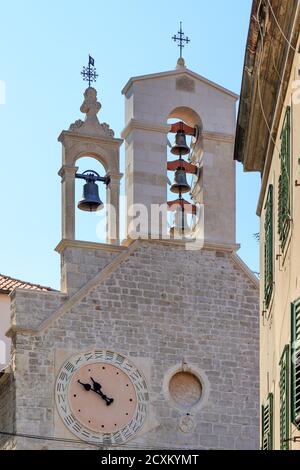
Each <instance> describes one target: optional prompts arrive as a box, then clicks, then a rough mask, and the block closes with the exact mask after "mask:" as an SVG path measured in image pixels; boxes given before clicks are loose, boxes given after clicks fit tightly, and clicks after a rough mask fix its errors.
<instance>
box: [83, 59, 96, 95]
mask: <svg viewBox="0 0 300 470" xmlns="http://www.w3.org/2000/svg"><path fill="white" fill-rule="evenodd" d="M94 65H95V61H94V59H93V57H91V56H90V55H89V65H88V66H87V67H83V69H82V72H81V75H82V76H83V80H84V81H86V82H89V87H90V86H91V83H93V82H96V81H97V77H98V74H97V73H96V69H95V67H94Z"/></svg>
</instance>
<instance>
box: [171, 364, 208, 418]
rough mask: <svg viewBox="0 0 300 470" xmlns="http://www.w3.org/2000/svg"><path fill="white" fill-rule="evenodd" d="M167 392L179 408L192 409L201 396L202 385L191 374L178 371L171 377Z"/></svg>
mask: <svg viewBox="0 0 300 470" xmlns="http://www.w3.org/2000/svg"><path fill="white" fill-rule="evenodd" d="M169 391H170V395H171V397H172V399H173V400H174V402H175V403H177V404H178V405H179V406H180V407H182V408H183V409H184V408H187V409H189V408H192V407H193V406H195V405H197V404H198V403H199V401H200V399H201V396H202V385H201V382H200V380H199V379H198V377H197V376H196V375H194V374H192V373H191V372H185V371H179V372H176V374H174V375H173V377H171V380H170V383H169Z"/></svg>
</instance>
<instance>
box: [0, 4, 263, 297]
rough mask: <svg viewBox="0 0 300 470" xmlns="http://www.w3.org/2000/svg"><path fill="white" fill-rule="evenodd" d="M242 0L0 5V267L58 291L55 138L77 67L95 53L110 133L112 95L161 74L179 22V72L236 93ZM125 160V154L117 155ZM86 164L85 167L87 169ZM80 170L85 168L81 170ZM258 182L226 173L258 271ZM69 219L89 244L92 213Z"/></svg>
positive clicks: (114, 122) (120, 105) (66, 120)
mask: <svg viewBox="0 0 300 470" xmlns="http://www.w3.org/2000/svg"><path fill="white" fill-rule="evenodd" d="M251 3H252V2H251V0H226V1H225V0H210V1H207V0H190V1H189V2H182V1H178V0H172V1H162V0H161V1H157V0H152V1H151V2H150V1H147V2H146V1H138V0H126V1H125V0H124V1H121V0H110V1H109V2H108V1H103V0H90V1H89V2H82V1H79V0H72V1H71V0H60V1H58V0H51V1H50V0H43V1H38V0H27V1H26V2H25V1H23V0H18V1H16V0H11V1H10V2H5V3H4V4H2V6H1V18H2V25H1V30H0V44H1V46H2V47H1V56H0V80H3V81H4V82H5V84H6V102H5V104H3V105H0V123H1V132H0V136H1V138H0V159H1V186H0V188H1V196H2V197H1V199H2V205H1V222H2V224H1V230H0V246H1V252H0V272H1V273H4V274H7V275H10V276H14V277H18V278H22V279H24V280H27V281H32V282H39V283H41V284H45V285H50V286H52V287H56V288H58V287H59V279H60V272H59V255H58V254H57V253H55V252H54V248H55V246H56V245H57V243H58V242H59V241H60V238H61V232H60V230H61V227H60V217H61V215H60V179H59V177H58V175H57V172H58V170H59V168H60V164H61V148H60V144H59V143H58V142H57V137H58V135H59V134H60V132H61V130H63V129H67V128H68V126H69V125H70V123H71V122H74V121H75V120H76V119H79V118H81V117H82V115H81V113H80V111H79V107H80V105H81V103H82V93H83V91H84V89H85V84H84V83H83V82H82V81H81V77H80V71H81V68H82V66H83V65H85V64H86V62H87V57H88V54H89V53H91V55H92V56H93V57H94V58H95V62H96V64H95V65H96V67H97V72H98V73H99V79H98V83H97V89H98V99H99V100H100V101H101V103H102V109H101V112H100V119H101V121H105V122H108V123H109V124H110V126H111V127H112V128H113V129H114V130H115V132H116V135H117V136H118V135H119V134H120V132H121V130H122V128H123V124H124V102H123V96H122V95H121V89H122V88H123V86H124V85H125V83H126V82H127V80H128V79H129V78H130V77H131V76H136V75H144V74H147V73H152V72H160V71H164V70H170V69H173V68H174V67H175V64H176V60H177V57H178V50H177V47H176V45H175V44H174V43H173V42H172V40H171V36H172V35H173V34H174V33H176V32H177V30H178V25H179V21H180V20H181V21H182V22H183V28H184V31H185V32H186V33H187V34H188V35H189V37H190V38H191V40H192V42H191V43H190V45H189V46H188V47H187V48H186V49H185V50H184V56H185V59H186V63H187V66H188V67H189V68H190V69H192V70H194V71H195V72H197V73H199V74H201V75H203V76H205V77H207V78H208V79H210V80H212V81H215V82H216V83H219V84H220V85H222V86H224V87H226V88H229V89H230V90H232V91H234V92H236V93H239V92H240V85H241V76H242V66H243V60H244V52H245V42H246V37H247V32H248V25H249V18H250V8H251ZM122 159H123V160H124V150H122ZM86 164H87V162H86ZM81 169H87V168H86V167H85V168H84V167H83V166H82V167H81ZM259 182H260V178H259V175H257V174H245V173H243V170H242V167H241V165H240V164H239V165H238V171H237V240H238V242H239V243H241V244H242V248H241V250H240V252H239V254H240V256H241V257H242V258H243V259H244V260H245V261H246V262H247V263H248V265H249V266H250V268H251V269H252V270H254V271H258V270H259V261H258V258H259V254H258V244H257V242H256V241H255V239H254V237H253V234H254V233H255V232H258V231H259V228H258V218H257V217H256V215H255V210H256V203H257V198H258V191H259ZM84 217H86V214H83V215H82V214H81V215H80V216H79V217H78V220H77V228H78V232H77V237H78V238H79V239H82V238H87V239H91V240H92V239H95V218H94V219H91V220H89V221H88V222H87V223H86V221H87V219H86V218H84Z"/></svg>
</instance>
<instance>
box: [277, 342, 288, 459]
mask: <svg viewBox="0 0 300 470" xmlns="http://www.w3.org/2000/svg"><path fill="white" fill-rule="evenodd" d="M279 365H280V384H279V387H280V449H281V450H289V441H288V439H289V436H290V423H289V347H288V346H286V347H285V348H284V351H283V354H282V356H281V360H280V364H279Z"/></svg>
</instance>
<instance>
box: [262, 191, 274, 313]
mask: <svg viewBox="0 0 300 470" xmlns="http://www.w3.org/2000/svg"><path fill="white" fill-rule="evenodd" d="M264 275H265V296H264V297H265V304H266V308H268V306H269V304H270V300H271V297H272V292H273V185H270V186H269V191H268V196H267V202H266V205H265V273H264Z"/></svg>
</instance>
